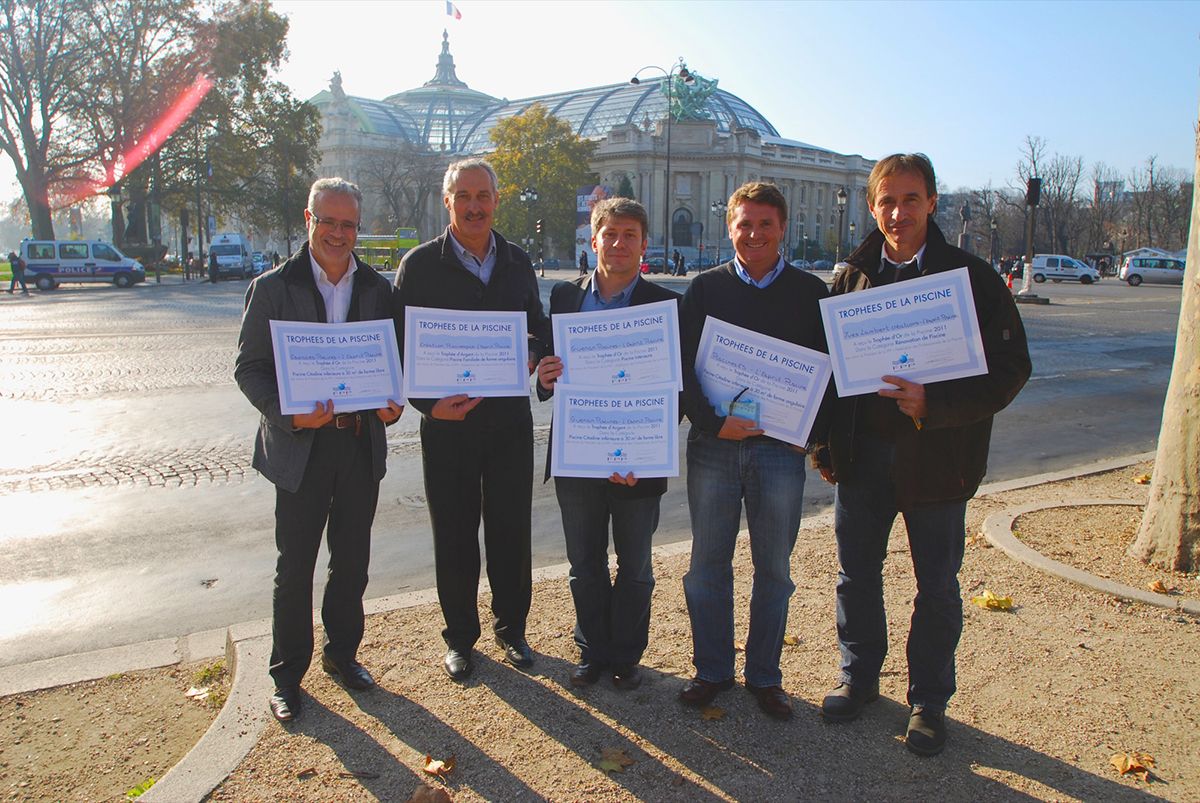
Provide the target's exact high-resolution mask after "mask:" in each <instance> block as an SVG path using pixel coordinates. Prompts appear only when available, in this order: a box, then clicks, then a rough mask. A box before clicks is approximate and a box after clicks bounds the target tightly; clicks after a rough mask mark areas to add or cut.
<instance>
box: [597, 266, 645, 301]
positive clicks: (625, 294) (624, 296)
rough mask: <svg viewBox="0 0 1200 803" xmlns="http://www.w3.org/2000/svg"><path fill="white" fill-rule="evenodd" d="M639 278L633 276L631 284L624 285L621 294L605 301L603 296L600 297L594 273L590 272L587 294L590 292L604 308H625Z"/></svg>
mask: <svg viewBox="0 0 1200 803" xmlns="http://www.w3.org/2000/svg"><path fill="white" fill-rule="evenodd" d="M640 278H641V277H640V276H638V275H637V274H634V276H633V281H632V282H630V283H629V284H627V285H625V288H624V289H623V290H621V292H619V293H617V294H616V295H615V296H613V297H612V298H610V299H608V300H607V301H605V300H604V296H602V295H600V283H599V282H598V281H596V271H592V278H591V280H590V282H589V288H590V289H589V291H588V292H590V293H591V294H592V295H593V296H595V298H596V301H598V302H600V303H601V304H603V305H604V306H606V307H611V306H625V305H626V304H627V303H628V301H629V297H630V296H632V295H633V288H634V287H636V286H637V283H638V280H639V279H640Z"/></svg>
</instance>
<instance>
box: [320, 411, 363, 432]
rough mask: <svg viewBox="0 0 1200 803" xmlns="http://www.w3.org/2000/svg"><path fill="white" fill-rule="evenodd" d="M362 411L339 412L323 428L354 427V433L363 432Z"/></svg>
mask: <svg viewBox="0 0 1200 803" xmlns="http://www.w3.org/2000/svg"><path fill="white" fill-rule="evenodd" d="M362 419H363V415H362V413H338V414H337V415H335V416H334V417H333V418H332V419H331V420H330V421H329V423H328V424H325V425H324V426H322V427H321V428H322V429H353V430H354V434H355V435H356V436H357V435H360V434H362Z"/></svg>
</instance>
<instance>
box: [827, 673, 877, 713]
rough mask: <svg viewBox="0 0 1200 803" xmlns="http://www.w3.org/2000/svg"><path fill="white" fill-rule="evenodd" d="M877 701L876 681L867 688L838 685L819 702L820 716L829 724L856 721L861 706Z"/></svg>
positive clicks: (844, 684)
mask: <svg viewBox="0 0 1200 803" xmlns="http://www.w3.org/2000/svg"><path fill="white" fill-rule="evenodd" d="M878 699H879V682H878V681H876V682H875V683H872V684H871V685H869V686H865V685H858V686H851V685H850V684H849V683H839V684H838V685H837V686H836V687H835V688H834V689H833V690H832V691H830V692H829V694H827V695H825V699H824V700H822V701H821V716H823V717H825V719H826V720H827V721H829V722H850V721H851V720H854V719H858V715H859V714H861V713H862V710H863V706H865V705H866V704H867V703H871V702H874V701H876V700H878Z"/></svg>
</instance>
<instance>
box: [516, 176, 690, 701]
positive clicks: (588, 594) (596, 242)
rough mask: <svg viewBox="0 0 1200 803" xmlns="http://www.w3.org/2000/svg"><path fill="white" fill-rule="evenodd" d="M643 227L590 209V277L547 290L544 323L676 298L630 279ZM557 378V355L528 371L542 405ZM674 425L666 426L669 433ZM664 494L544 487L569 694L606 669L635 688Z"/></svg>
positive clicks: (653, 487) (623, 478)
mask: <svg viewBox="0 0 1200 803" xmlns="http://www.w3.org/2000/svg"><path fill="white" fill-rule="evenodd" d="M648 226H649V219H648V218H647V215H646V209H645V207H643V206H642V205H641V204H640V203H638V202H637V201H632V200H630V199H628V198H610V199H607V200H604V201H600V202H599V203H597V204H596V205H595V206H594V207H593V208H592V249H593V250H594V251H595V252H596V272H595V273H594V274H592V275H591V276H584V277H582V278H580V279H576V280H575V281H573V282H559V283H558V284H556V285H555V286H554V289H553V290H552V291H551V292H550V314H551V316H553V315H554V314H556V313H571V312H593V311H598V310H614V309H624V308H625V307H636V306H638V305H641V304H652V303H654V302H656V301H678V300H679V294H678V293H675V292H673V291H671V290H668V289H666V288H665V287H659V286H658V285H656V284H654V283H653V282H650V281H643V280H642V279H641V278H640V270H641V264H642V254H643V253H645V251H646V242H647V241H646V229H647V228H648ZM585 254H586V252H585ZM580 264H583V262H582V261H581V262H580ZM562 371H563V363H562V358H561V357H558V356H555V355H550V356H547V357H543V358H542V361H541V362H540V363H538V388H537V391H538V398H540V399H542V400H543V401H545V400H546V399H548V398H550V396H551V395H553V393H554V383H555V382H557V381H558V378H559V377H560V376H561V375H562ZM675 425H676V422H674V421H672V422H671V426H675ZM549 478H550V452H549V449H547V452H546V479H549ZM666 490H667V480H666V478H664V477H655V478H651V479H641V480H639V479H638V478H637V476H635V475H634V474H633V473H632V472H630V473H628V474H625V475H621V474H619V473H616V472H614V473H613V475H612V476H611V477H609V478H608V479H591V478H584V477H556V478H555V479H554V491H555V494H556V495H557V496H558V506H559V508H560V509H561V510H562V520H563V536H564V537H565V539H566V542H567V560H568V561H570V563H571V575H570V586H571V598H572V599H573V600H574V601H575V643H576V644H577V645H578V646H579V665H578V666H577V667H575V671H574V672H572V673H571V685H573V686H590V685H591V684H593V683H595V682H596V681H597V680H599V679H600V675H601V673H602V672H604V671H606V670H609V671H611V672H612V674H613V684H614V685H615V686H616V687H617V688H619V689H635V688H637V687H638V686H639V685H640V684H641V682H642V675H641V670H640V669H639V667H638V664H639V662H640V661H641V660H642V653H643V652H645V650H646V644H647V641H648V639H649V634H650V596H651V592H652V591H653V590H654V571H653V566H652V565H651V561H650V546H651V539H652V538H653V536H654V531H655V530H656V529H658V508H659V504H658V503H659V500H660V498H661V497H662V495H663V494H664V493H666ZM609 519H611V520H612V539H613V548H614V550H615V551H616V553H617V578H616V582H615V583H612V582H610V581H609V576H608V523H609Z"/></svg>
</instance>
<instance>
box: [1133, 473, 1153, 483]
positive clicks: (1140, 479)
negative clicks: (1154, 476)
mask: <svg viewBox="0 0 1200 803" xmlns="http://www.w3.org/2000/svg"><path fill="white" fill-rule="evenodd" d="M1133 481H1134V482H1136V483H1137V484H1138V485H1149V484H1150V475H1149V474H1142V475H1141V476H1138V477H1134V478H1133Z"/></svg>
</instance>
